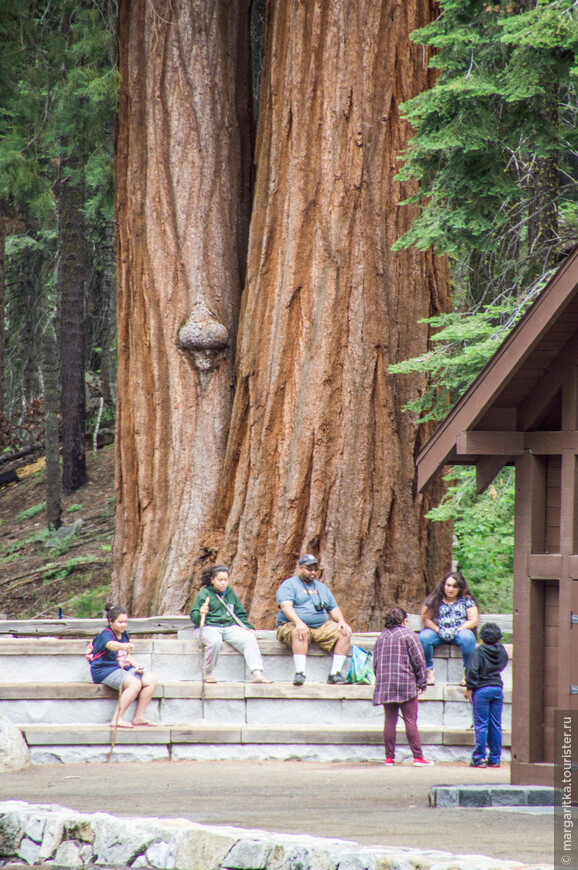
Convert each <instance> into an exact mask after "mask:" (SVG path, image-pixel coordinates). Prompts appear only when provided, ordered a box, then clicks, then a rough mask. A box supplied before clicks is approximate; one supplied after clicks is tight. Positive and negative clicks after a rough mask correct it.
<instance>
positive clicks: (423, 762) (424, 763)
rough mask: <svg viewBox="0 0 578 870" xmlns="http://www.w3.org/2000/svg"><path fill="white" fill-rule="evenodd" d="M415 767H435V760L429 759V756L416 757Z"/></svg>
mask: <svg viewBox="0 0 578 870" xmlns="http://www.w3.org/2000/svg"><path fill="white" fill-rule="evenodd" d="M413 764H414V767H433V766H434V764H435V761H428V760H427V758H414V760H413Z"/></svg>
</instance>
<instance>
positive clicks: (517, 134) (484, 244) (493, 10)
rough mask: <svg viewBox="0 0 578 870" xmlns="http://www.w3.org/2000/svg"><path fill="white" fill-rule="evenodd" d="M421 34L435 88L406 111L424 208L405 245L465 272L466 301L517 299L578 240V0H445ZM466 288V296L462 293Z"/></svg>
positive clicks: (409, 161) (407, 173)
mask: <svg viewBox="0 0 578 870" xmlns="http://www.w3.org/2000/svg"><path fill="white" fill-rule="evenodd" d="M440 7H441V10H442V13H441V15H440V16H439V18H438V19H437V20H436V21H435V22H433V23H432V24H430V25H429V26H427V27H425V28H423V29H421V30H419V31H417V32H416V33H415V34H413V36H412V38H413V39H414V40H415V41H416V42H418V43H420V44H422V45H428V46H430V47H431V48H432V49H433V50H434V51H435V54H434V56H433V58H432V60H431V66H432V67H435V68H437V69H439V70H440V76H439V79H438V81H437V83H436V85H435V86H434V87H433V88H432V89H431V90H429V91H427V92H425V93H422V94H419V95H418V96H417V97H415V98H414V99H413V100H410V101H409V102H407V103H405V104H404V106H403V107H402V110H403V111H404V112H405V114H406V116H407V118H408V119H409V120H410V121H411V123H412V124H413V126H414V127H415V129H416V133H415V136H414V137H413V139H412V140H411V142H410V146H409V148H408V150H407V152H406V154H405V155H404V165H403V168H402V169H401V171H400V173H399V176H398V178H399V180H401V181H410V180H411V181H413V182H415V181H417V182H418V189H417V191H416V192H415V193H414V195H413V196H411V197H410V198H409V199H408V200H407V202H418V203H419V204H420V206H421V208H420V213H419V216H418V217H417V219H416V220H415V221H414V222H413V225H412V227H411V229H410V230H409V231H408V232H407V233H406V234H405V235H404V236H402V238H401V239H399V240H398V242H397V244H396V247H397V248H398V249H399V248H403V247H408V246H410V245H415V246H416V247H418V248H420V249H424V250H425V249H427V248H430V247H434V248H435V249H436V250H438V251H441V252H444V253H447V254H449V255H450V257H452V258H453V259H454V260H455V261H456V262H458V263H459V264H460V269H459V270H458V272H459V278H460V283H461V285H462V287H461V289H462V291H463V293H464V296H465V300H466V305H469V304H472V303H476V302H479V301H480V299H481V298H484V299H485V300H486V301H487V300H488V299H489V300H491V299H494V298H495V297H496V296H498V295H500V293H504V292H505V293H512V292H520V289H522V288H524V287H526V286H527V285H528V284H529V283H532V282H533V281H534V280H535V279H537V278H538V279H539V278H541V277H542V276H543V274H544V273H545V272H546V271H548V269H549V268H552V266H554V265H555V264H556V258H557V254H558V252H559V251H561V250H563V249H564V248H565V247H566V246H567V245H568V244H573V243H574V242H575V241H576V238H577V236H578V225H577V223H576V200H577V197H576V173H577V155H578V125H577V124H576V117H577V99H576V83H577V74H578V12H577V9H576V5H575V3H574V2H573V0H532V2H529V0H528V2H524V3H511V2H509V0H507V2H506V0H498V2H494V3H492V4H488V3H487V2H485V0H442V2H441V3H440ZM456 289H458V288H456Z"/></svg>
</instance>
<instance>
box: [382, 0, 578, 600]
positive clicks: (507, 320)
mask: <svg viewBox="0 0 578 870" xmlns="http://www.w3.org/2000/svg"><path fill="white" fill-rule="evenodd" d="M439 7H440V15H439V16H438V18H437V19H436V20H435V21H434V22H432V23H431V24H430V25H428V26H427V27H424V28H422V29H421V30H419V31H417V32H416V33H415V34H413V35H412V38H413V39H414V40H415V42H417V43H418V44H421V45H424V46H429V47H430V49H431V50H432V53H433V56H432V58H431V62H430V64H431V66H432V67H433V68H436V69H437V70H439V77H438V79H437V82H436V84H435V85H434V87H433V88H431V90H429V91H427V92H424V93H421V94H419V95H418V96H416V97H415V98H414V99H413V100H410V101H409V102H407V103H405V104H404V105H403V106H402V111H403V112H404V113H405V116H406V117H407V118H408V120H409V121H410V122H411V124H412V125H413V127H414V129H415V135H414V136H413V138H412V140H411V141H410V144H409V147H408V149H407V151H406V153H405V154H404V155H403V158H402V160H403V165H402V168H401V170H400V172H399V174H398V180H399V181H401V182H402V183H411V184H412V186H413V190H414V192H413V194H412V195H411V196H409V197H408V198H407V199H406V203H407V204H409V203H414V204H418V205H419V212H418V215H417V217H416V218H415V220H414V221H413V224H412V226H411V228H410V229H409V231H408V232H407V233H405V235H404V236H402V237H401V238H400V239H399V240H398V242H397V243H396V245H395V248H396V249H398V250H399V249H402V248H406V247H410V246H415V247H417V248H419V249H421V250H426V249H428V248H433V249H434V250H436V251H438V252H440V253H445V254H447V255H448V256H449V258H450V265H451V275H452V290H453V299H454V311H453V312H451V313H449V314H445V315H442V316H440V317H435V318H430V319H429V320H427V321H425V322H426V323H428V324H429V326H430V328H431V331H432V340H431V345H432V346H431V350H430V351H429V352H428V353H427V354H424V355H423V356H421V357H418V358H415V359H411V360H405V361H403V362H399V363H398V364H396V365H394V366H391V367H390V371H392V372H394V373H404V372H412V371H419V372H426V373H428V374H429V376H430V378H429V387H428V388H427V389H426V391H425V392H424V393H423V395H421V396H420V397H419V398H418V399H417V400H416V401H414V402H411V403H409V404H408V405H407V406H406V407H405V409H404V410H406V411H410V412H412V413H413V414H414V415H415V418H416V422H424V421H431V420H441V419H443V418H444V417H445V415H446V414H447V413H448V411H449V410H450V409H451V407H452V406H453V405H454V404H455V403H456V402H457V401H458V399H459V398H460V396H461V395H463V393H464V392H465V390H466V389H467V388H468V387H469V385H470V384H471V382H472V380H473V379H474V378H475V376H476V375H477V374H478V372H479V371H480V370H481V369H482V368H483V366H484V365H485V364H486V362H488V360H489V359H490V357H491V356H492V355H493V354H494V352H495V351H496V350H497V348H498V347H499V345H500V343H501V342H502V341H503V340H504V338H505V337H506V336H507V334H508V333H509V331H510V330H511V329H512V328H513V326H514V325H515V323H516V322H517V321H518V320H519V318H520V317H521V316H522V314H523V312H524V311H525V310H526V308H527V307H528V305H529V304H530V303H531V302H532V301H533V300H534V299H535V298H536V296H537V294H538V293H539V292H540V290H541V289H542V287H543V286H544V284H545V283H546V281H547V280H548V278H549V277H550V276H551V274H552V273H553V271H554V270H555V269H556V267H557V266H558V263H559V262H560V259H561V258H562V257H563V256H564V255H565V254H566V253H567V252H568V251H569V250H570V249H571V247H573V246H574V245H575V244H576V242H577V241H578V195H577V191H578V185H577V183H576V182H577V180H578V123H577V121H578V98H577V93H576V85H577V82H578V7H577V6H576V3H575V2H574V0H518V2H513V3H512V2H511V0H494V2H492V3H488V2H487V0H440V3H439ZM451 480H452V483H451V485H450V487H449V490H448V494H447V496H446V497H445V499H444V501H443V502H442V504H441V505H440V506H439V507H438V508H435V509H434V510H432V511H431V512H430V513H429V514H428V516H429V517H430V518H431V519H434V520H453V521H454V529H455V535H456V538H457V543H456V547H455V555H456V557H457V559H458V560H459V562H460V565H461V568H462V570H463V571H464V573H465V575H466V576H467V578H468V580H469V581H470V582H471V583H472V587H473V588H474V589H475V591H476V594H477V595H478V596H479V598H480V600H481V603H482V606H483V608H484V609H486V610H494V611H500V610H504V609H510V608H511V571H512V561H513V559H512V556H513V505H514V473H513V470H512V471H508V472H507V473H503V474H501V475H500V476H499V477H498V478H497V480H496V481H494V484H492V486H491V487H490V489H489V490H488V491H487V492H486V493H484V494H483V495H482V496H481V497H477V496H476V494H475V473H474V472H473V470H471V469H462V468H456V469H455V470H454V472H453V473H452V475H451Z"/></svg>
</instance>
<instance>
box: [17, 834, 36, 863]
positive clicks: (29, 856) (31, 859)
mask: <svg viewBox="0 0 578 870" xmlns="http://www.w3.org/2000/svg"><path fill="white" fill-rule="evenodd" d="M39 852H40V845H39V844H38V843H35V842H34V840H30V839H29V838H28V837H24V839H23V840H22V842H21V843H20V848H19V849H18V852H17V855H18V857H19V858H22V860H23V861H26V863H27V864H36V862H37V861H38V854H39Z"/></svg>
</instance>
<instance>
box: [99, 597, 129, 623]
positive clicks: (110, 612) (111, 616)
mask: <svg viewBox="0 0 578 870" xmlns="http://www.w3.org/2000/svg"><path fill="white" fill-rule="evenodd" d="M123 613H126V615H127V616H128V610H127V609H126V607H121V605H120V604H109V602H108V601H107V603H106V604H105V605H104V615H105V616H106V618H107V620H108V624H109V625H110V624H111V622H114V621H115V620H116V619H117V618H118V617H119V616H120V615H121V614H123Z"/></svg>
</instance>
